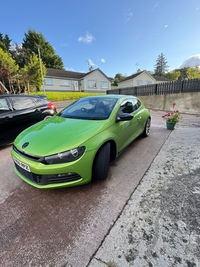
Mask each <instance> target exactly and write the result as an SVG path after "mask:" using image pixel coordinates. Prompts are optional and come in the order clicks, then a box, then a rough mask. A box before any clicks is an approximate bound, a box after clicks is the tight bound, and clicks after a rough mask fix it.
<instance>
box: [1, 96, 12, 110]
mask: <svg viewBox="0 0 200 267" xmlns="http://www.w3.org/2000/svg"><path fill="white" fill-rule="evenodd" d="M9 110H10V109H9V106H8V103H7V101H6V99H5V98H0V113H4V112H7V111H9Z"/></svg>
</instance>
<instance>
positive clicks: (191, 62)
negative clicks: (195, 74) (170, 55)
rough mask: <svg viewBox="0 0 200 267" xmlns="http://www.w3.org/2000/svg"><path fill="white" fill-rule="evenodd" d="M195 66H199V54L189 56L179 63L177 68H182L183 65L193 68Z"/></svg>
mask: <svg viewBox="0 0 200 267" xmlns="http://www.w3.org/2000/svg"><path fill="white" fill-rule="evenodd" d="M196 66H199V67H200V54H197V55H193V56H190V57H189V58H187V59H186V60H185V61H183V63H182V64H181V65H180V67H179V68H184V67H191V68H195V67H196Z"/></svg>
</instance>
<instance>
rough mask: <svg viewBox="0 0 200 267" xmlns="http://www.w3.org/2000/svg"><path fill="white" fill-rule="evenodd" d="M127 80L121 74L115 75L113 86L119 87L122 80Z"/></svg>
mask: <svg viewBox="0 0 200 267" xmlns="http://www.w3.org/2000/svg"><path fill="white" fill-rule="evenodd" d="M125 78H126V76H124V75H122V74H121V73H117V74H116V75H115V78H114V81H113V83H112V85H113V86H117V85H118V83H119V82H121V81H122V80H124V79H125Z"/></svg>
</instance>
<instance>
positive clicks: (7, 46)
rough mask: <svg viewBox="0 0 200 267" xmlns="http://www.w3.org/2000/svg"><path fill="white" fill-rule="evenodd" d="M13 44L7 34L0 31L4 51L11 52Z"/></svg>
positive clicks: (0, 44) (1, 46)
mask: <svg viewBox="0 0 200 267" xmlns="http://www.w3.org/2000/svg"><path fill="white" fill-rule="evenodd" d="M10 45H11V39H10V38H9V37H8V35H7V34H5V35H4V36H3V34H2V33H0V48H2V49H3V51H4V52H9V50H10Z"/></svg>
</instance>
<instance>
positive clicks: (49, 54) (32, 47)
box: [22, 29, 64, 69]
mask: <svg viewBox="0 0 200 267" xmlns="http://www.w3.org/2000/svg"><path fill="white" fill-rule="evenodd" d="M22 49H23V53H24V56H25V57H26V56H27V55H28V57H30V55H31V54H32V53H35V54H39V53H40V55H41V58H42V61H43V63H44V64H45V65H46V67H47V68H55V69H64V65H63V62H62V59H61V57H59V56H58V55H56V54H55V51H54V49H53V47H52V46H51V45H50V44H49V42H47V41H46V39H45V38H44V36H43V35H42V34H41V33H37V32H36V31H34V30H31V29H29V30H28V33H25V37H24V39H23V43H22ZM25 64H26V63H25V62H24V65H25Z"/></svg>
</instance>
